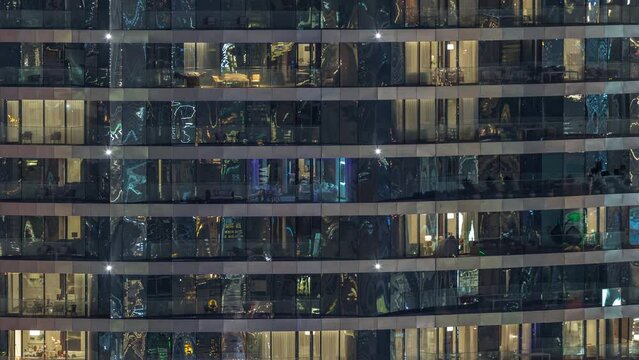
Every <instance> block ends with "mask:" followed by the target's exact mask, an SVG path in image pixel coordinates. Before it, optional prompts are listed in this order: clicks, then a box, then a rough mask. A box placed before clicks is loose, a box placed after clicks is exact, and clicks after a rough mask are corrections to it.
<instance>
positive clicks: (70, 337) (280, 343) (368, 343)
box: [7, 318, 639, 360]
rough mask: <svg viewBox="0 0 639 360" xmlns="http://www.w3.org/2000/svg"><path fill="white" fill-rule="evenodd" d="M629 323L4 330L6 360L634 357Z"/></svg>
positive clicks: (634, 327)
mask: <svg viewBox="0 0 639 360" xmlns="http://www.w3.org/2000/svg"><path fill="white" fill-rule="evenodd" d="M638 328H639V322H638V321H636V320H635V319H632V318H621V319H608V320H583V321H566V322H564V323H557V322H555V323H542V324H530V323H522V324H512V325H487V326H486V325H484V326H475V325H467V326H443V327H434V328H428V329H394V330H359V331H353V330H339V331H336V330H313V331H272V332H271V331H255V332H198V333H170V332H169V333H167V332H164V333H160V332H136V333H132V332H128V333H127V332H113V333H99V332H87V331H78V332H71V331H51V330H47V331H40V330H12V331H10V332H9V334H8V335H9V341H10V344H11V346H10V347H9V348H8V352H7V356H8V358H10V359H17V360H20V359H38V360H39V359H56V360H67V359H69V360H70V359H102V358H111V357H125V358H126V357H134V356H135V357H140V358H152V359H163V358H173V359H185V360H186V359H194V358H197V359H200V358H213V359H219V358H222V359H237V358H238V357H241V358H249V359H291V358H299V359H310V358H321V359H341V358H347V359H351V358H361V357H365V356H378V357H381V358H406V359H418V358H419V359H437V358H447V357H456V358H464V359H466V358H469V359H471V358H476V357H477V356H478V355H479V354H481V355H482V356H487V357H489V358H492V359H499V360H508V359H512V358H513V357H514V356H518V355H517V354H521V355H519V356H522V357H523V358H528V359H533V358H544V357H545V358H548V357H550V358H554V357H557V358H563V359H583V358H588V359H593V358H606V359H608V358H618V357H619V358H634V357H636V356H637V354H638V353H637V352H638V351H639V342H638V341H637V331H638Z"/></svg>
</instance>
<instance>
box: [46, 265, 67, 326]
mask: <svg viewBox="0 0 639 360" xmlns="http://www.w3.org/2000/svg"><path fill="white" fill-rule="evenodd" d="M65 280H66V276H65V275H64V274H44V284H45V288H44V314H45V315H46V316H65V313H66V311H65V310H66V309H65V297H66V291H65V290H66V289H65Z"/></svg>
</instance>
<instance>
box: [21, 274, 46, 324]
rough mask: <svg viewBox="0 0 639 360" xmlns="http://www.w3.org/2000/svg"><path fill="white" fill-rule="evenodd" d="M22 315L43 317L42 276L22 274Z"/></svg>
mask: <svg viewBox="0 0 639 360" xmlns="http://www.w3.org/2000/svg"><path fill="white" fill-rule="evenodd" d="M22 314H24V315H34V316H37V315H44V274H38V273H23V274H22Z"/></svg>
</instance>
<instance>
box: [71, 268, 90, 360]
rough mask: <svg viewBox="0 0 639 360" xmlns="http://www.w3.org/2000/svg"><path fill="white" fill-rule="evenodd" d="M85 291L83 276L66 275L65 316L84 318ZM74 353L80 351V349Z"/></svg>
mask: <svg viewBox="0 0 639 360" xmlns="http://www.w3.org/2000/svg"><path fill="white" fill-rule="evenodd" d="M87 291H88V289H87V285H86V281H85V274H67V275H66V300H67V303H66V316H72V317H82V316H85V309H86V303H87ZM74 345H75V344H74ZM83 347H84V346H82V348H83ZM76 351H81V349H77V350H76Z"/></svg>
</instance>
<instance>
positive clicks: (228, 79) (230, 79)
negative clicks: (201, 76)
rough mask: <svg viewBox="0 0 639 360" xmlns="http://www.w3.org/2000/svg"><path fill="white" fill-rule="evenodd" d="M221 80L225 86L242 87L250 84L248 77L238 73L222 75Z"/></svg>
mask: <svg viewBox="0 0 639 360" xmlns="http://www.w3.org/2000/svg"><path fill="white" fill-rule="evenodd" d="M222 80H224V82H225V83H226V84H228V83H239V84H242V85H243V86H248V85H249V83H250V80H249V77H248V76H247V75H245V74H240V73H227V74H224V75H222Z"/></svg>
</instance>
